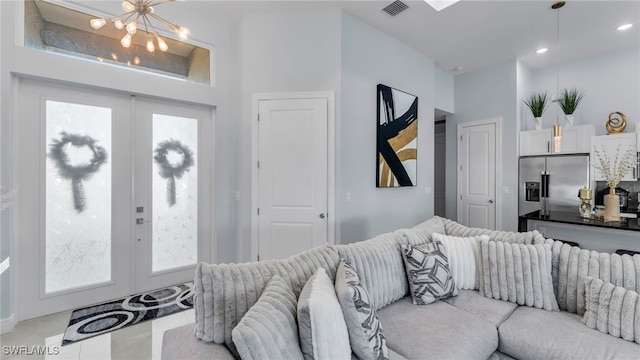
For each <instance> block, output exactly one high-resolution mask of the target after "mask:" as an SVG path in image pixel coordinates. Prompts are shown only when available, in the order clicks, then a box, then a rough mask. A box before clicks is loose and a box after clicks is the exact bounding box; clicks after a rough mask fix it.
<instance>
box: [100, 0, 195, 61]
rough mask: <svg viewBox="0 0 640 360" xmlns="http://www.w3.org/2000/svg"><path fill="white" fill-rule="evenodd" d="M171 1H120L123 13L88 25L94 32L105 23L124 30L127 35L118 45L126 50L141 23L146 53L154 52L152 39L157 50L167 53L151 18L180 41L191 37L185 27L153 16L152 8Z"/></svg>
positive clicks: (166, 46)
mask: <svg viewBox="0 0 640 360" xmlns="http://www.w3.org/2000/svg"><path fill="white" fill-rule="evenodd" d="M173 1H176V0H156V1H154V0H124V1H122V9H123V10H124V11H125V12H124V13H122V14H120V15H117V16H111V17H108V18H98V19H91V21H89V24H91V27H92V28H94V29H96V30H97V29H100V28H102V27H103V26H105V25H106V24H107V22H112V23H113V25H114V26H115V27H116V29H118V30H122V29H125V28H126V30H127V33H126V34H125V35H124V37H123V38H122V40H120V44H121V45H122V47H125V48H128V47H129V46H131V39H132V38H133V35H134V34H135V33H136V31H137V30H138V25H139V23H140V22H142V25H143V26H144V30H145V32H146V33H147V51H149V52H154V51H155V50H156V46H155V44H154V41H153V38H154V37H155V40H156V43H157V44H158V48H159V49H160V50H162V51H167V50H168V49H169V46H168V45H167V43H166V42H165V41H164V39H163V38H162V37H161V36H160V34H158V30H157V29H156V27H155V26H154V25H153V23H151V18H154V19H156V20H157V21H158V22H160V23H162V24H164V25H165V26H166V27H167V28H169V30H171V31H173V32H174V33H175V34H176V35H178V37H180V39H182V40H187V39H188V38H189V35H191V31H190V30H189V29H187V28H186V27H184V26H180V25H177V24H174V23H171V22H169V21H167V20H165V19H164V18H162V17H160V16H158V15H156V14H155V10H154V8H153V7H154V6H157V5H160V4H164V3H166V2H173ZM149 29H151V31H149ZM152 34H153V36H152Z"/></svg>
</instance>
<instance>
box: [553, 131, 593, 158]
mask: <svg viewBox="0 0 640 360" xmlns="http://www.w3.org/2000/svg"><path fill="white" fill-rule="evenodd" d="M551 131H553V130H551ZM595 134H596V128H594V127H593V125H576V126H563V127H562V149H561V151H560V154H571V153H588V152H590V151H591V138H592V137H593V136H594V135H595Z"/></svg>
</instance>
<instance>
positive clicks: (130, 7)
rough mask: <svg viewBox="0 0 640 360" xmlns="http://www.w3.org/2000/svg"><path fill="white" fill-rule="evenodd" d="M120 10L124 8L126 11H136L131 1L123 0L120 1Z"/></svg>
mask: <svg viewBox="0 0 640 360" xmlns="http://www.w3.org/2000/svg"><path fill="white" fill-rule="evenodd" d="M122 10H124V11H126V12H128V13H130V12H134V11H136V6H135V5H133V4H132V3H130V2H129V1H127V0H124V1H123V2H122Z"/></svg>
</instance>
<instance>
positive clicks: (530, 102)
mask: <svg viewBox="0 0 640 360" xmlns="http://www.w3.org/2000/svg"><path fill="white" fill-rule="evenodd" d="M547 100H548V97H547V92H546V91H534V92H532V93H531V95H529V97H528V98H527V99H524V100H522V102H523V103H525V105H527V107H528V108H529V109H530V110H531V113H532V114H533V117H534V124H535V128H536V130H541V129H542V113H543V112H544V110H545V109H546V108H547Z"/></svg>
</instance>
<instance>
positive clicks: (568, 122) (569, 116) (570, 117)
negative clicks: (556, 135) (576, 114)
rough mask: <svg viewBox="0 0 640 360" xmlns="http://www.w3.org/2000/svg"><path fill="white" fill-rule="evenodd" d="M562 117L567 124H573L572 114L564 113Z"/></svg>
mask: <svg viewBox="0 0 640 360" xmlns="http://www.w3.org/2000/svg"><path fill="white" fill-rule="evenodd" d="M564 119H565V120H566V121H567V126H573V120H574V118H573V114H565V115H564Z"/></svg>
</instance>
